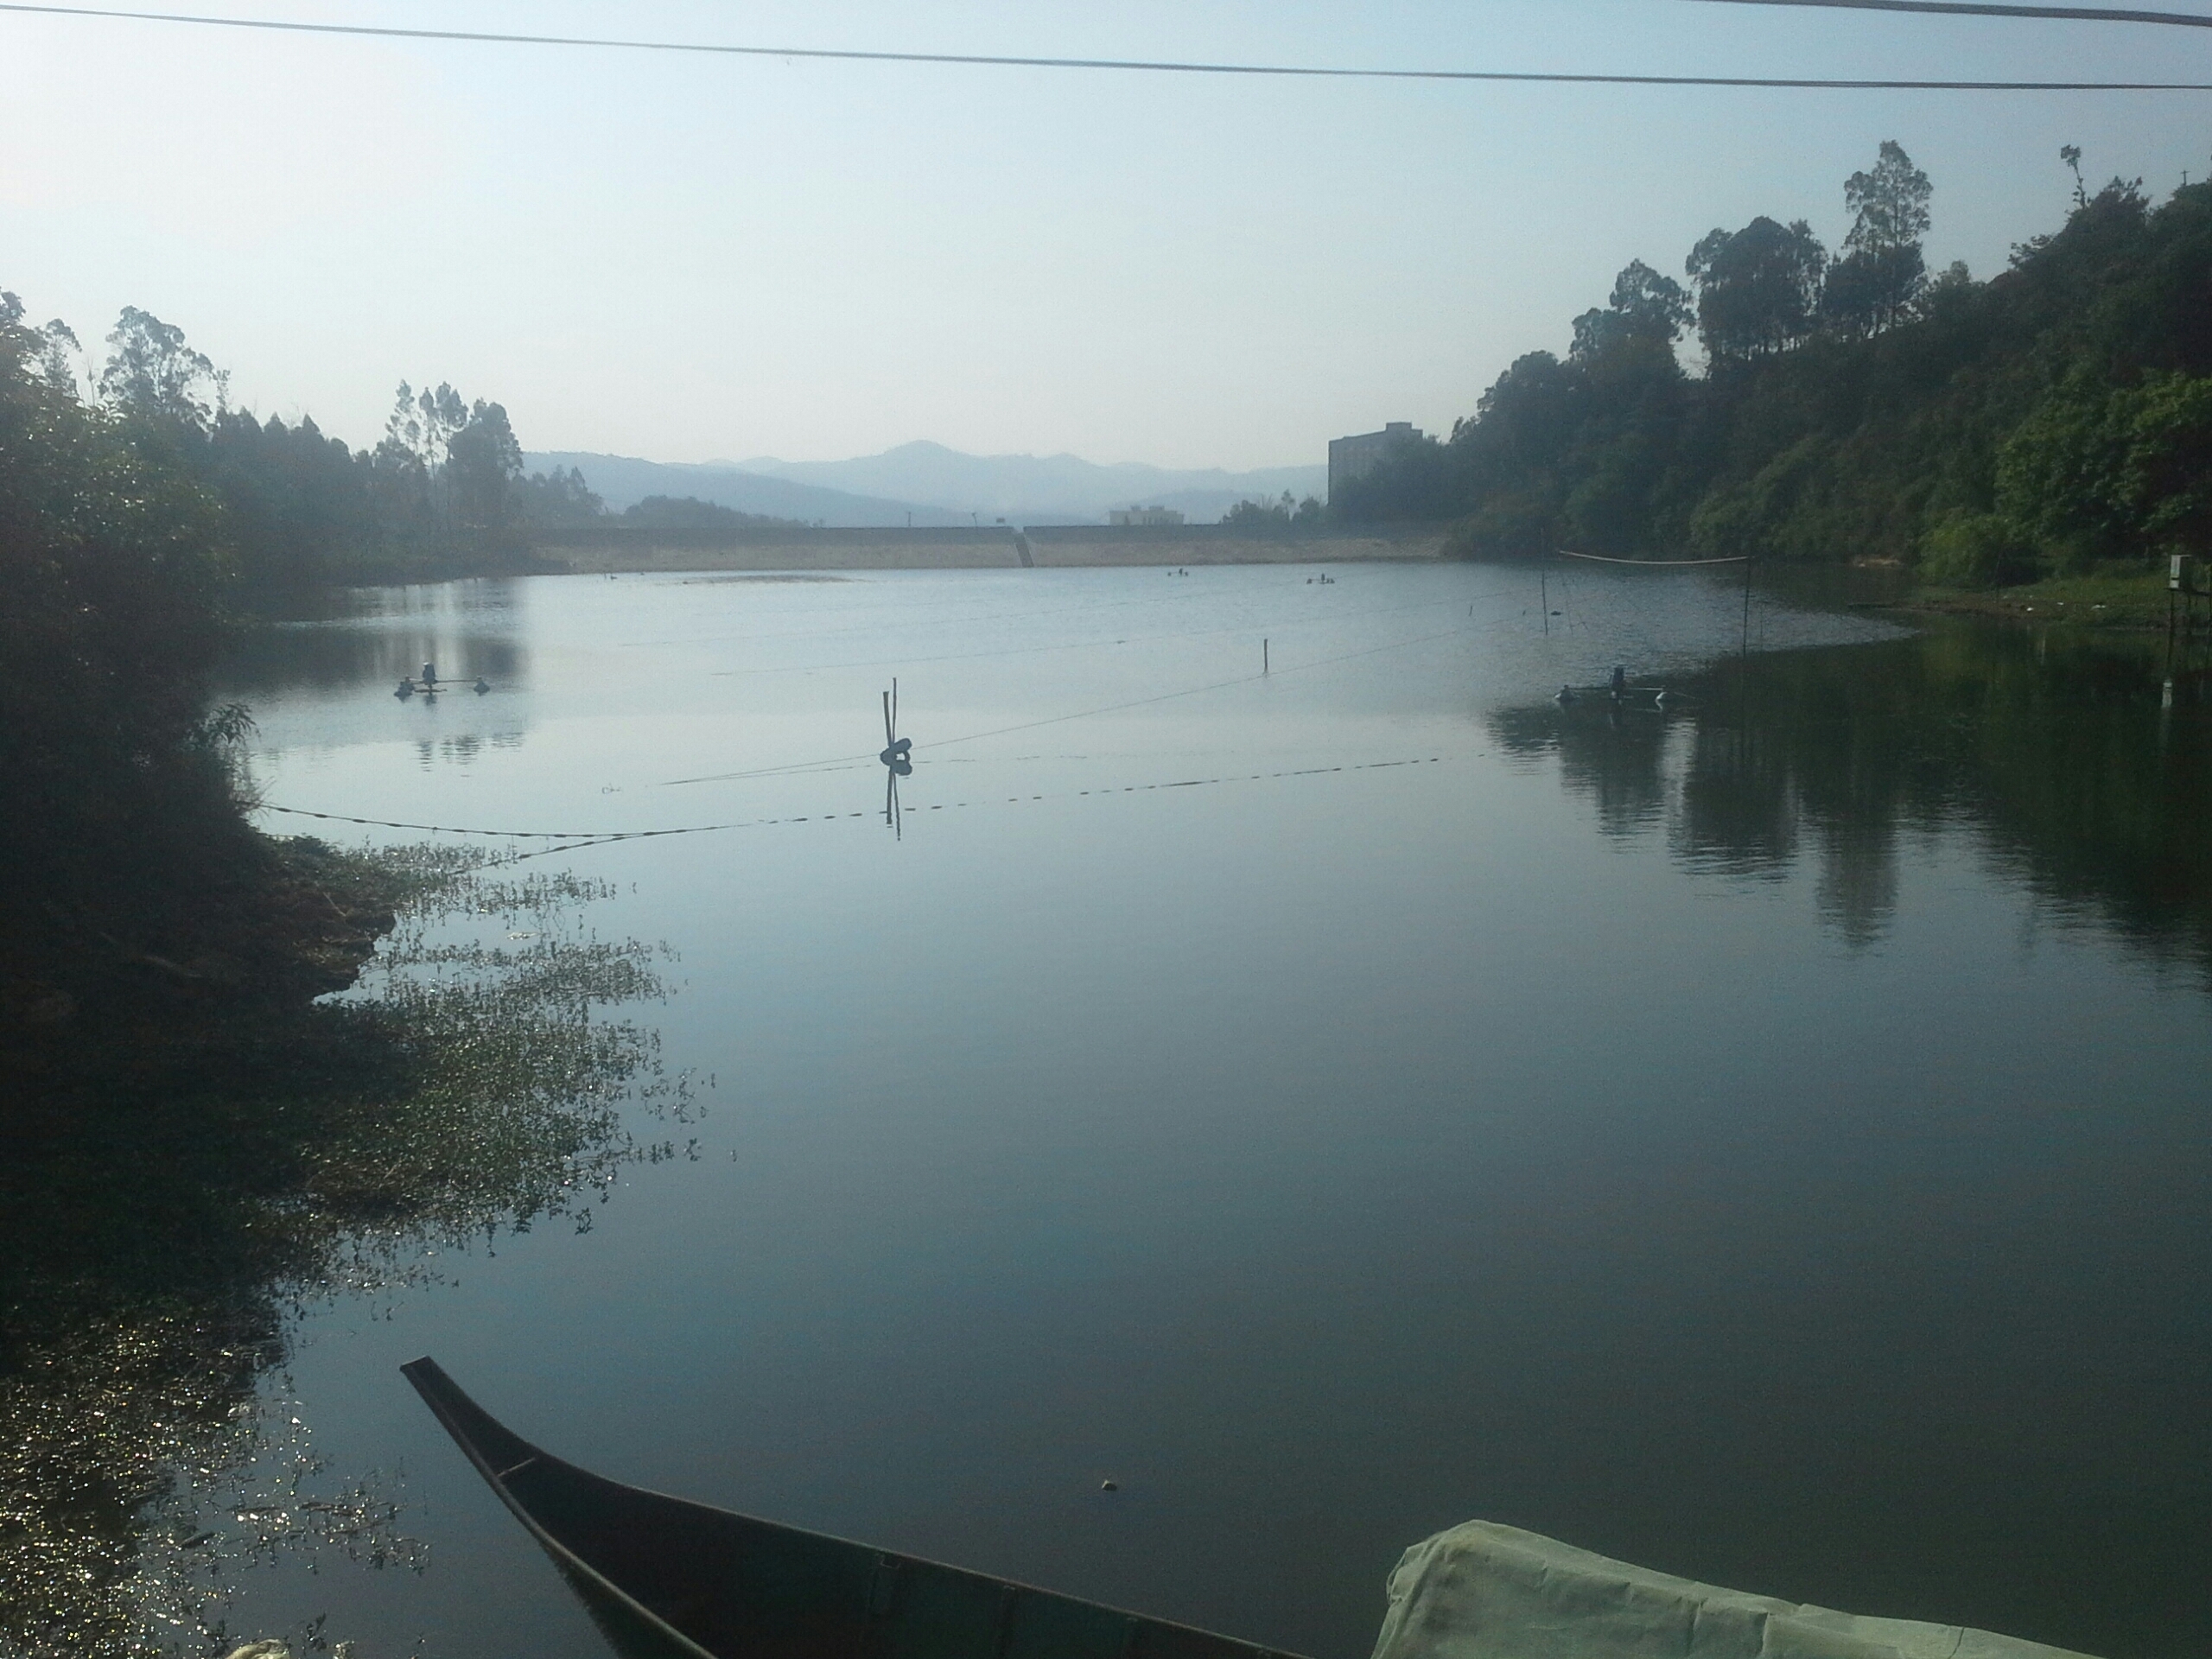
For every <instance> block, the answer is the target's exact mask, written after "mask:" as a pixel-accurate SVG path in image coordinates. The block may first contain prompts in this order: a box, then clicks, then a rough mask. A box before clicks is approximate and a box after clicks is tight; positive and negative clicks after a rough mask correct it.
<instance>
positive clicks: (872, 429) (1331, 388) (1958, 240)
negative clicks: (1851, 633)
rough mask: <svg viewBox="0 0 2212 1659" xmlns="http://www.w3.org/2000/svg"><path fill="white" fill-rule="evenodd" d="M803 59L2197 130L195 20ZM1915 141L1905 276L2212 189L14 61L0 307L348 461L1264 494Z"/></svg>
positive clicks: (1253, 11) (2060, 126)
mask: <svg viewBox="0 0 2212 1659" xmlns="http://www.w3.org/2000/svg"><path fill="white" fill-rule="evenodd" d="M205 3H206V5H207V6H208V7H209V8H211V9H215V8H220V9H224V10H230V11H232V12H234V13H237V14H240V15H250V16H270V17H282V18H292V19H302V20H314V21H334V22H377V23H391V24H399V25H413V26H423V27H432V28H448V29H451V28H474V29H520V30H529V31H533V32H560V33H575V34H610V33H612V34H621V35H651V36H655V37H661V38H671V39H696V40H721V41H739V42H748V43H767V44H784V45H792V46H853V47H864V48H889V49H906V50H931V51H961V52H986V53H995V54H998V53H1003V54H1048V55H1086V56H1115V57H1166V58H1185V59H1188V58H1215V59H1236V60H1248V61H1249V60H1263V61H1273V62H1286V63H1315V64H1321V63H1327V64H1357V65H1371V66H1379V67H1454V68H1497V69H1568V70H1584V71H1620V72H1628V73H1732V74H1789V75H1797V74H1814V75H1842V76H1876V77H1885V78H1895V77H1928V76H1937V77H1955V76H1974V77H1984V76H1988V77H1999V78H2058V79H2090V78H2097V79H2104V78H2112V79H2144V78H2151V79H2196V80H2208V81H2212V30H2196V29H2170V28H2167V29H2160V28H2148V27H2139V26H2136V27H2130V26H2123V25H2115V24H2101V23H2056V22H2053V23H2042V22H2002V21H1980V20H1974V19H1966V18H1923V17H1915V16H1895V15H1885V14H1880V13H1861V14H1848V13H1838V12H1833V11H1809V10H1772V9H1761V8H1751V7H1744V6H1735V5H1717V4H1701V3H1694V0H1572V3H1569V0H1434V3H1414V0H1402V3H1383V0H1361V3H1360V4H1357V5H1348V4H1344V3H1341V0H1339V3H1334V4H1330V5H1325V6H1324V5H1317V4H1306V3H1295V0H1266V3H1259V0H1217V3H1192V0H1179V3H1172V4H1171V3H1154V4H1122V5H1114V6H1107V5H1098V4H1085V5H1075V4H1065V3H1039V0H1026V3H1021V4H1014V3H996V0H972V3H969V0H937V3H932V4H930V5H928V6H917V5H912V4H904V5H892V4H887V3H884V4H863V3H841V0H807V3H804V4H798V3H759V4H754V3H739V0H624V3H621V4H614V3H609V0H599V3H586V0H532V3H524V0H435V3H433V0H327V3H326V0H237V3H235V4H229V5H225V4H224V0H205ZM1885 138H1896V139H1897V140H1899V141H1900V142H1902V143H1904V145H1905V147H1906V148H1907V149H1909V150H1910V152H1911V153H1912V155H1913V156H1914V158H1915V159H1916V161H1917V162H1919V163H1920V164H1921V165H1922V166H1923V168H1926V169H1927V171H1928V172H1929V174H1930V175H1932V176H1933V177H1934V179H1935V181H1936V202H1935V211H1936V227H1935V231H1934V233H1933V235H1932V237H1931V238H1930V245H1929V254H1930V257H1931V260H1932V261H1933V262H1934V263H1936V264H1945V263H1948V261H1950V260H1952V259H1955V258H1962V259H1965V260H1967V262H1968V263H1969V264H1972V266H1973V267H1974V271H1975V273H1976V274H1977V275H1980V276H1986V275H1988V274H1990V273H1991V272H1992V271H1993V270H1997V269H1999V268H2001V267H2002V265H2003V264H2004V261H2005V255H2006V251H2007V250H2008V248H2009V246H2010V245H2011V244H2012V243H2013V242H2015V241H2018V240H2019V239H2021V238H2024V237H2026V236H2028V235H2031V234H2032V233H2034V232H2039V231H2046V230H2050V229H2053V228H2055V227H2056V225H2057V224H2058V222H2059V220H2060V219H2061V217H2062V215H2063V212H2064V209H2065V205H2066V201H2067V197H2068V192H2069V188H2070V186H2071V181H2070V180H2069V177H2068V176H2067V175H2066V174H2065V173H2064V171H2063V168H2061V167H2060V165H2059V162H2058V157H2057V150H2058V147H2059V146H2060V145H2061V144H2063V143H2078V144H2080V145H2081V146H2082V149H2083V150H2084V151H2085V152H2086V163H2085V164H2086V167H2087V168H2088V171H2089V172H2090V173H2091V174H2092V175H2093V182H2094V181H2096V180H2101V179H2103V178H2107V177H2109V176H2111V175H2113V173H2115V172H2118V173H2124V174H2126V175H2129V176H2131V177H2133V176H2134V175H2142V176H2143V177H2144V178H2145V183H2146V186H2147V188H2150V189H2152V191H2153V192H2154V193H2155V194H2158V195H2161V196H2163V195H2164V194H2165V193H2166V192H2167V191H2168V190H2170V189H2171V188H2172V187H2173V186H2174V185H2175V184H2177V183H2178V182H2179V181H2180V178H2181V175H2182V174H2183V172H2184V171H2188V172H2190V173H2191V175H2193V176H2198V177H2202V176H2203V175H2204V173H2205V172H2206V171H2207V170H2208V169H2212V95H2190V94H2154V95H2123V94H2104V95H2076V94H2014V93H1974V94H1962V93H1898V92H1732V91H1713V90H1697V89H1624V88H1611V87H1599V88H1573V87H1560V86H1527V87H1500V86H1451V85H1413V84H1403V83H1396V84H1393V83H1363V82H1306V81H1254V80H1236V79H1220V78H1211V77H1205V78H1201V77H1182V76H1138V75H1128V74H1109V73H1078V72H1069V71H1054V70H1029V69H991V68H974V67H958V68H948V67H912V66H893V65H862V64H835V63H809V62H802V61H791V60H772V61H761V60H737V59H714V58H686V57H676V56H667V55H647V54H632V53H622V52H612V51H583V50H575V49H556V48H530V47H519V46H479V45H455V44H431V43H410V42H398V41H361V40H338V39H315V38H302V37H284V36H274V35H256V34H246V33H241V32H237V31H222V30H213V29H194V28H187V27H181V26H176V25H168V24H158V23H137V22H111V21H90V20H76V19H59V18H39V17H31V16H8V15H0V286H4V287H7V288H12V289H15V290H16V291H17V292H18V293H20V294H21V295H22V297H23V300H24V302H25V304H26V305H27V307H28V308H29V309H30V311H31V313H32V314H33V315H34V316H35V318H38V319H41V320H42V319H44V318H46V317H48V316H55V315H58V316H60V317H62V318H64V319H65V320H67V321H69V322H70V323H71V324H72V325H73V326H74V327H76V329H77V331H78V333H79V334H80V335H81V336H83V337H84V338H85V340H86V343H87V344H88V345H92V346H95V349H97V348H98V339H99V336H100V335H102V334H105V332H106V331H107V329H108V328H109V327H111V326H112V322H113V319H114V316H115V314H116V312H117V310H118V308H120V307H121V306H123V305H124V304H136V305H139V306H142V307H143V308H146V309H148V310H150V311H152V312H154V313H156V315H160V316H161V317H162V318H164V319H166V320H168V321H171V322H175V323H177V324H179V325H181V327H183V328H184V329H185V330H186V332H187V333H188V335H189V337H190V338H191V340H193V342H194V344H195V345H197V346H199V347H200V349H202V350H203V351H205V352H207V353H208V354H209V355H211V356H212V357H213V358H214V359H215V360H216V361H217V362H218V363H219V364H220V365H225V366H227V367H228V368H229V369H230V370H231V371H232V397H233V399H234V400H235V401H237V402H238V403H240V404H244V405H245V406H247V407H249V408H251V409H254V410H257V411H259V412H261V413H263V414H269V413H278V414H282V415H284V416H287V417H289V416H293V415H295V414H296V413H298V412H300V411H302V410H306V411H311V412H312V413H313V414H314V415H315V417H316V418H317V420H319V421H320V422H321V423H322V424H323V425H324V427H325V429H327V430H331V431H334V432H336V433H339V434H341V435H345V436H346V437H348V438H350V439H352V440H353V441H354V442H369V441H371V440H372V439H373V438H374V436H375V435H377V434H378V431H379V430H380V429H381V426H382V423H383V419H384V415H385V410H386V409H387V408H388V407H389V405H390V401H391V391H392V388H393V386H394V385H395V384H396V383H397V381H399V380H400V379H401V378H407V379H410V380H412V381H415V382H416V384H418V385H419V384H421V383H423V381H425V380H429V381H433V382H435V381H436V380H440V379H448V380H451V381H452V382H453V383H454V385H457V386H458V387H460V388H461V391H463V392H465V393H466V394H467V395H468V396H470V397H494V398H497V399H499V401H501V402H503V403H505V404H506V406H507V408H508V410H509V411H510V413H511V414H512V416H513V418H514V423H515V426H516V429H517V430H518V432H519V433H520V435H521V436H522V439H523V442H524V444H525V445H527V446H529V447H530V448H544V449H553V448H563V449H598V450H611V451H615V452H619V453H624V454H638V455H644V456H648V457H652V458H653V459H657V460H666V461H700V460H708V459H713V458H717V457H744V456H749V455H754V454H776V455H781V456H784V457H786V458H789V459H795V460H806V459H830V458H836V457H842V456H846V455H851V454H864V453H868V452H871V451H874V450H878V449H881V448H887V447H889V446H890V445H893V444H895V443H900V442H906V440H908V439H912V438H918V437H929V438H935V439H937V440H938V441H940V442H945V443H948V444H951V445H953V446H955V447H956V448H963V449H969V450H977V451H983V452H993V453H996V452H1007V451H1030V452H1034V453H1038V454H1046V453H1051V452H1054V451H1059V450H1071V451H1073V452H1075V453H1077V454H1083V455H1085V456H1088V457H1090V459H1093V460H1096V461H1157V462H1160V463H1164V464H1168V465H1176V466H1211V465H1222V466H1231V467H1248V466H1259V465H1268V464H1277V463H1284V462H1291V461H1318V460H1319V459H1320V458H1321V457H1322V454H1323V453H1324V447H1325V444H1326V442H1327V440H1328V439H1329V438H1330V437H1331V436H1332V435H1337V434H1339V433H1344V432H1354V431H1364V430H1369V429H1373V428H1374V427H1376V426H1378V425H1380V424H1381V423H1383V422H1384V421H1385V420H1411V421H1414V422H1415V423H1418V424H1420V425H1421V426H1423V427H1426V428H1427V429H1432V430H1439V429H1448V428H1449V426H1450V424H1451V422H1452V417H1453V416H1457V415H1462V414H1465V413H1467V412H1469V411H1470V410H1471V409H1472V408H1473V406H1474V403H1475V400H1476V398H1477V397H1478V396H1479V395H1480V393H1481V391H1482V390H1483V388H1484V386H1485V385H1488V384H1489V382H1490V381H1491V379H1492V378H1494V377H1495V376H1496V375H1497V372H1498V371H1499V369H1501V368H1502V367H1503V366H1504V365H1506V364H1507V363H1508V362H1510V360H1511V359H1513V358H1514V357H1516V355H1518V354H1519V353H1522V352H1524V351H1527V350H1530V349H1533V348H1535V347H1540V346H1541V347H1548V348H1550V349H1553V350H1563V349H1564V348H1565V346H1566V344H1567V330H1568V323H1569V321H1570V319H1571V318H1572V317H1573V315H1575V314H1576V313H1577V312H1579V311H1581V310H1583V309H1585V308H1587V307H1588V306H1591V305H1592V304H1596V303H1599V302H1602V301H1603V299H1604V297H1605V293H1606V291H1607V289H1609V287H1610V286H1611V279H1612V276H1613V273H1614V272H1615V270H1618V268H1619V267H1620V266H1621V265H1622V264H1625V263H1626V262H1627V261H1628V260H1629V259H1630V258H1635V257H1642V258H1643V259H1646V260H1648V261H1649V262H1650V263H1651V264H1655V265H1657V266H1658V267H1660V268H1661V269H1662V270H1667V271H1669V272H1673V273H1679V272H1680V270H1681V263H1682V260H1683V257H1684V256H1685V255H1686V254H1687V252H1688V249H1689V247H1690V245H1691V244H1692V243H1693V242H1694V241H1695V240H1696V239H1697V238H1698V237H1699V236H1700V235H1702V234H1703V233H1704V232H1707V231H1708V230H1710V229H1712V228H1713V226H1716V225H1725V226H1730V227H1734V226H1740V225H1741V224H1743V223H1744V222H1745V220H1746V219H1750V218H1751V216H1752V215H1754V214H1757V213H1770V214H1772V215H1773V216H1775V217H1777V218H1778V219H1790V218H1795V217H1799V216H1802V217H1805V218H1808V219H1811V220H1812V221H1813V223H1814V225H1815V227H1816V228H1817V229H1818V230H1819V232H1821V235H1822V237H1823V238H1825V239H1827V241H1828V243H1829V244H1830V245H1831V246H1834V245H1835V244H1836V243H1838V242H1839V241H1840V238H1841V237H1842V234H1843V232H1844V230H1845V228H1846V224H1847V220H1846V218H1845V214H1844V207H1843V190H1842V181H1843V180H1844V178H1845V177H1846V176H1847V175H1848V174H1850V173H1851V172H1853V170H1854V169H1856V168H1861V167H1865V166H1866V165H1868V164H1870V163H1871V162H1872V159H1873V157H1874V153H1875V149H1876V146H1877V145H1878V143H1880V141H1881V140H1883V139H1885Z"/></svg>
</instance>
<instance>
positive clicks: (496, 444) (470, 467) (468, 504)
mask: <svg viewBox="0 0 2212 1659" xmlns="http://www.w3.org/2000/svg"><path fill="white" fill-rule="evenodd" d="M448 390H450V389H449V388H448V387H444V386H441V387H440V388H439V391H441V392H443V391H448ZM456 401H457V400H456ZM443 417H444V411H442V410H441V411H440V423H441V426H442V423H443ZM445 450H446V464H445V469H444V474H443V477H444V482H445V486H446V495H447V499H448V501H449V503H450V504H451V511H452V513H453V516H454V522H455V523H456V524H457V525H458V527H459V528H460V530H461V532H462V533H463V534H464V535H467V536H471V537H476V538H478V539H480V540H481V539H484V538H487V537H499V535H501V534H502V533H503V532H504V531H505V530H506V529H507V527H508V525H509V524H511V523H512V520H513V518H514V517H515V512H516V508H517V505H518V503H517V501H516V499H515V493H514V491H515V486H516V485H517V484H518V483H519V482H520V480H521V479H522V444H521V442H519V441H518V439H517V438H516V437H515V433H514V428H513V427H512V425H510V424H509V423H508V421H507V411H506V410H505V409H504V408H503V407H501V406H500V405H499V404H487V403H486V402H485V401H484V400H483V399H481V398H479V399H478V400H477V401H476V403H475V404H474V406H473V407H472V408H471V409H470V410H468V415H467V421H466V423H464V424H463V425H461V427H460V428H459V429H456V430H454V431H453V432H452V434H451V435H449V436H448V438H447V439H446V440H445Z"/></svg>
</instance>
